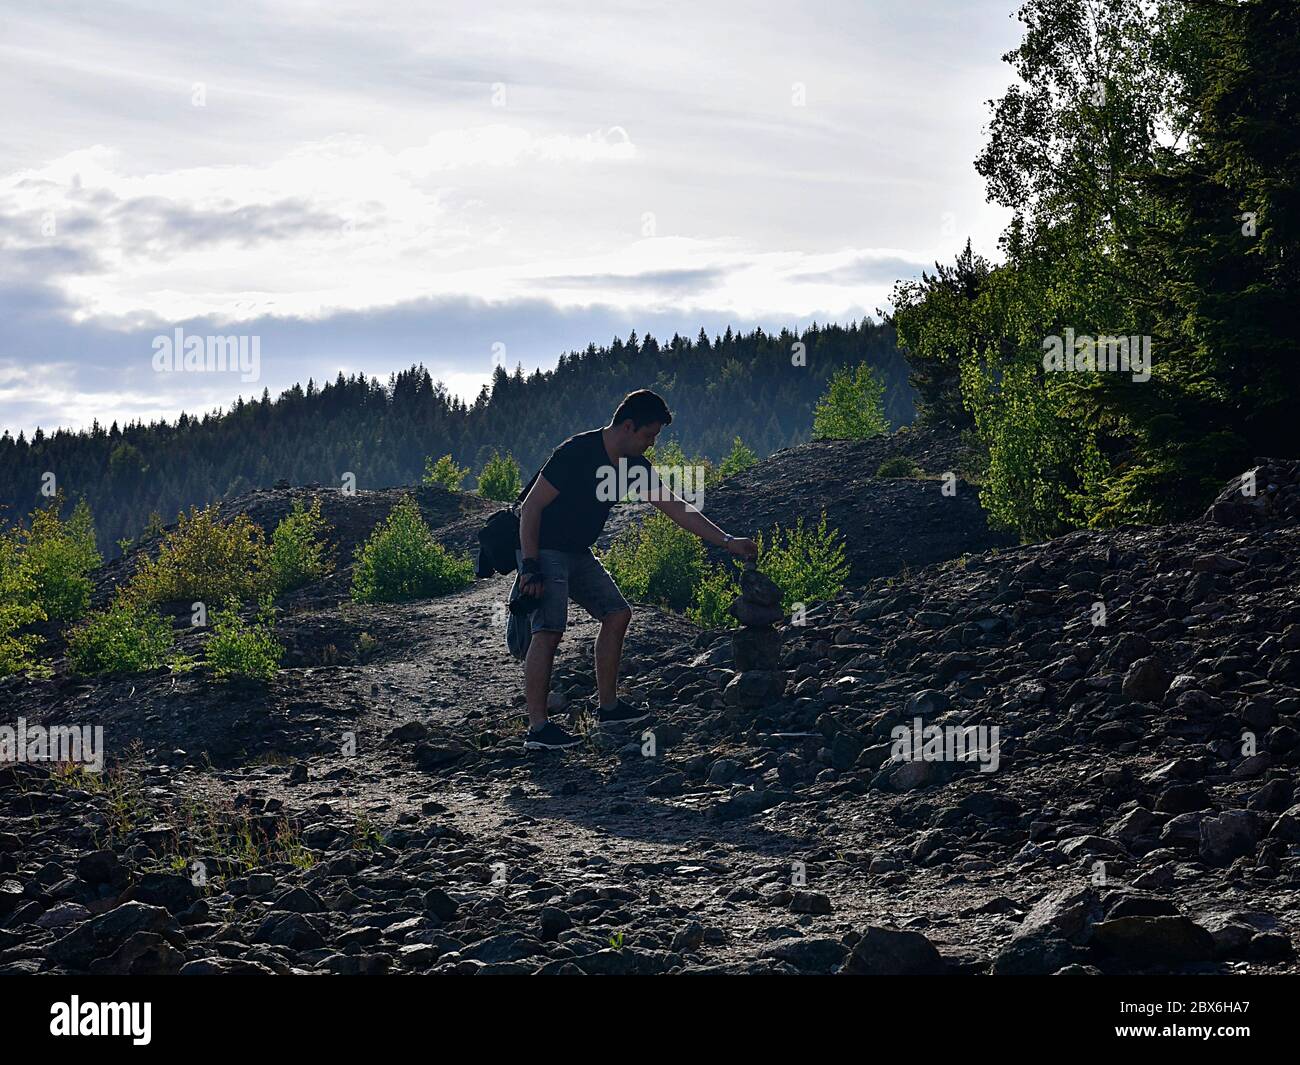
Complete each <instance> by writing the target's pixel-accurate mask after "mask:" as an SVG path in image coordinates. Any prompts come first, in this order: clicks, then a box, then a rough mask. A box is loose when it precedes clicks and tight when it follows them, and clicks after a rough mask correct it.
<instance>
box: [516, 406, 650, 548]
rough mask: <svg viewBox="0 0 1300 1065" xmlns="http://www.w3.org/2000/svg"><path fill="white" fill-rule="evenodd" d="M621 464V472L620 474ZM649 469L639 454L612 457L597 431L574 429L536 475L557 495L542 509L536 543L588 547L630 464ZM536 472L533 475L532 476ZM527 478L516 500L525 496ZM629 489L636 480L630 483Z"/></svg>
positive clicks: (602, 524)
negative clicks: (575, 432)
mask: <svg viewBox="0 0 1300 1065" xmlns="http://www.w3.org/2000/svg"><path fill="white" fill-rule="evenodd" d="M620 466H622V469H623V471H625V472H623V473H622V476H620ZM636 466H640V467H642V468H643V469H644V470H645V471H646V473H647V474H648V473H649V472H650V463H649V462H648V461H647V460H646V459H645V458H643V457H641V456H639V455H638V456H635V457H630V458H627V459H623V460H620V462H615V461H614V460H613V459H611V458H610V457H609V452H608V451H606V450H605V440H604V437H603V436H602V435H601V430H599V429H592V430H591V431H590V432H586V433H578V435H577V436H571V437H569V439H568V440H566V441H565V442H564V443H563V444H561V445H560V446H559V447H557V448H556V449H555V450H554V451H552V452H551V457H550V458H549V459H547V460H546V465H544V466H543V467H542V468H541V471H540V475H541V476H542V477H545V478H546V479H547V481H549V482H550V483H551V485H553V486H554V488H555V489H556V491H558V492H559V493H560V494H559V495H558V496H556V497H555V499H554V500H553V501H552V502H551V503H550V504H549V505H548V506H547V507H546V509H545V510H543V511H542V527H541V532H540V534H539V536H538V547H545V548H549V549H551V550H553V551H583V550H586V549H587V548H589V547H591V545H592V544H594V543H595V542H596V540H597V538H598V537H599V536H600V533H601V530H602V529H604V528H605V519H606V518H608V517H609V512H610V510H612V509H613V507H614V504H615V503H617V502H618V501H619V500H620V499H621V498H622V495H623V493H622V486H624V485H626V484H627V483H628V480H627V478H628V477H629V476H631V477H633V478H638V477H640V475H639V474H635V475H634V474H632V473H631V471H632V469H633V468H634V467H636ZM536 480H537V477H534V478H533V481H536ZM533 481H529V482H528V488H525V489H524V490H523V492H522V493H521V494H520V497H519V498H520V499H523V498H524V497H525V496H527V495H528V490H529V488H532V486H533ZM631 485H632V487H633V488H635V487H636V481H635V480H633V481H632V482H631Z"/></svg>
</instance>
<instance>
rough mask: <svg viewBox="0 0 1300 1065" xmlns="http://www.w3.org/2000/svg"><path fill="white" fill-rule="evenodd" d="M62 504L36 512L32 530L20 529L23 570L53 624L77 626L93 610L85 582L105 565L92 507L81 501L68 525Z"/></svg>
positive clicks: (55, 502) (87, 583)
mask: <svg viewBox="0 0 1300 1065" xmlns="http://www.w3.org/2000/svg"><path fill="white" fill-rule="evenodd" d="M61 502H62V498H61V497H60V498H58V499H56V500H55V501H54V502H52V503H51V504H50V505H49V506H45V507H40V508H38V509H37V510H35V511H33V512H32V516H31V527H30V528H27V529H19V531H18V536H19V538H20V540H21V544H20V547H19V552H20V562H19V564H20V566H21V568H22V570H23V572H24V573H25V574H26V575H27V577H28V578H30V584H31V594H32V596H33V597H34V600H35V602H36V603H37V604H38V605H39V606H40V608H41V610H42V611H43V612H44V614H45V616H46V617H47V618H49V619H50V620H52V621H75V620H76V619H77V618H79V617H81V616H82V615H83V614H84V613H85V612H86V608H87V607H88V606H89V605H90V579H89V578H88V577H87V576H86V575H87V574H88V573H89V572H90V571H91V570H93V569H94V568H95V567H96V566H98V565H99V564H100V562H101V561H102V560H101V558H100V555H99V551H98V550H97V549H96V547H95V527H94V524H93V523H92V521H91V518H90V507H89V506H87V505H86V502H85V500H82V501H81V502H80V503H78V504H77V505H76V507H75V508H74V509H73V511H72V515H71V516H70V517H69V518H68V520H67V521H66V522H65V521H62V520H60V518H59V507H60V505H61Z"/></svg>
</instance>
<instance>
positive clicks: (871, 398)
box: [812, 362, 889, 440]
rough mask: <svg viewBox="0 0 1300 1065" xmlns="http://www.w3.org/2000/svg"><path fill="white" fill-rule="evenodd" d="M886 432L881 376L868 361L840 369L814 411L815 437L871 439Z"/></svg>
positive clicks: (821, 438) (887, 428) (887, 423)
mask: <svg viewBox="0 0 1300 1065" xmlns="http://www.w3.org/2000/svg"><path fill="white" fill-rule="evenodd" d="M887 432H889V422H888V421H886V419H885V382H884V380H883V379H882V378H881V376H880V375H879V374H877V373H876V372H875V371H874V370H872V369H871V367H870V366H868V365H867V364H866V363H865V362H863V363H859V364H858V365H857V366H856V367H853V366H845V367H843V368H842V369H840V370H838V371H837V372H836V373H835V376H834V377H832V378H831V383H830V387H829V388H828V389H827V390H826V394H825V395H824V396H822V398H821V399H820V400H818V402H817V407H816V409H815V410H814V411H813V433H812V435H813V439H815V440H827V439H829V440H870V439H871V438H872V437H873V436H880V435H881V434H882V433H887Z"/></svg>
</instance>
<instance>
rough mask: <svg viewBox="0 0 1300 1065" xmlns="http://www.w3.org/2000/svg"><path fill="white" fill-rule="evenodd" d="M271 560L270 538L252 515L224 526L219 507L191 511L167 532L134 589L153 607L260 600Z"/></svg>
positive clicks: (236, 519) (244, 516)
mask: <svg viewBox="0 0 1300 1065" xmlns="http://www.w3.org/2000/svg"><path fill="white" fill-rule="evenodd" d="M266 557H267V546H266V535H265V534H264V533H263V532H262V529H261V527H260V526H258V525H257V524H255V523H254V522H253V520H252V519H251V518H249V517H248V515H247V514H240V515H238V516H237V517H235V518H234V519H233V520H231V521H229V522H222V521H220V520H218V511H217V507H216V506H215V505H212V506H208V507H205V508H204V509H203V510H199V509H198V507H191V508H190V512H189V514H188V515H186V514H183V513H182V514H180V515H179V516H178V519H177V525H176V528H174V529H172V530H170V531H169V532H166V533H164V534H163V541H162V545H161V547H160V548H159V550H158V557H157V558H156V559H146V560H145V561H144V563H143V564H142V565H141V567H140V569H139V570H138V571H137V572H136V575H135V577H134V578H132V581H131V586H130V587H131V589H132V591H133V592H134V593H136V594H138V595H140V596H141V597H142V598H143V599H144V601H145V602H149V603H161V602H166V601H168V600H173V599H181V600H186V601H190V602H193V601H199V602H204V603H224V602H226V601H227V600H228V599H231V598H235V599H240V600H247V599H256V598H258V597H259V596H260V595H261V593H262V592H263V590H264V589H265V588H266V587H267V585H268V583H269V581H268V573H267V568H266Z"/></svg>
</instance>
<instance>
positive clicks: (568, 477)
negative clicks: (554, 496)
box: [542, 443, 578, 495]
mask: <svg viewBox="0 0 1300 1065" xmlns="http://www.w3.org/2000/svg"><path fill="white" fill-rule="evenodd" d="M576 460H577V455H576V454H575V453H574V447H573V445H572V444H568V443H565V444H561V445H560V446H559V447H557V448H556V449H555V450H554V451H552V452H551V457H550V458H549V459H547V460H546V465H545V466H543V467H542V476H543V477H545V478H546V479H547V480H548V481H549V482H550V483H551V485H552V486H553V487H554V488H555V490H556V491H557V492H559V493H560V494H561V495H564V494H565V493H568V494H572V493H573V491H574V490H575V488H576V487H577V484H576V475H577V472H578V469H577V467H578V463H577V461H576Z"/></svg>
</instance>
